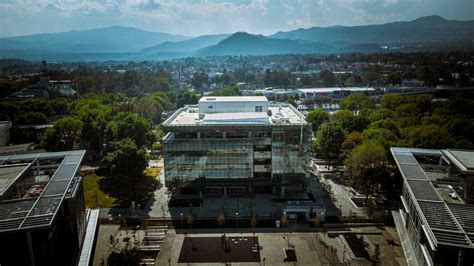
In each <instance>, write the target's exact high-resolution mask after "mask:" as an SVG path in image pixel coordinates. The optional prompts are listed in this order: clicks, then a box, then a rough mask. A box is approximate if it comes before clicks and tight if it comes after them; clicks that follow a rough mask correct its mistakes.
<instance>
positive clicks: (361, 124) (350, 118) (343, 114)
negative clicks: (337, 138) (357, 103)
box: [332, 110, 368, 133]
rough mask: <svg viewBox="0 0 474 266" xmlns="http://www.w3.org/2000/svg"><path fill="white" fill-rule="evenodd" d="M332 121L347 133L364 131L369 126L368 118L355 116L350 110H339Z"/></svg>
mask: <svg viewBox="0 0 474 266" xmlns="http://www.w3.org/2000/svg"><path fill="white" fill-rule="evenodd" d="M332 121H333V122H335V123H337V124H339V125H340V126H341V127H342V129H343V130H344V131H345V132H346V133H350V132H352V131H362V130H364V129H365V128H366V127H367V125H368V121H367V118H366V117H364V116H361V115H357V116H356V115H354V114H353V113H352V112H351V111H349V110H339V111H337V112H336V113H335V114H334V115H333V116H332Z"/></svg>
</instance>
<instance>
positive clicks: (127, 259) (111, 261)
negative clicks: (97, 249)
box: [107, 248, 140, 266]
mask: <svg viewBox="0 0 474 266" xmlns="http://www.w3.org/2000/svg"><path fill="white" fill-rule="evenodd" d="M139 264H140V253H139V252H138V250H137V249H136V248H133V249H125V250H123V251H121V252H115V251H112V253H111V254H110V255H109V257H108V258H107V265H110V266H122V265H139Z"/></svg>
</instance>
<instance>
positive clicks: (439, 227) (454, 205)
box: [390, 148, 474, 265]
mask: <svg viewBox="0 0 474 266" xmlns="http://www.w3.org/2000/svg"><path fill="white" fill-rule="evenodd" d="M390 150H391V152H392V155H393V158H394V159H395V162H396V164H397V166H398V169H399V170H400V173H401V174H402V176H403V194H402V197H401V201H402V206H401V209H400V214H401V215H400V217H401V219H402V220H403V221H402V222H401V223H400V224H401V225H400V226H398V225H397V231H398V232H399V234H400V238H401V239H402V242H403V234H406V235H407V237H405V238H409V241H407V243H406V244H404V245H403V248H404V250H405V252H406V250H407V249H409V250H411V252H412V253H413V255H414V257H415V259H414V260H413V264H414V263H418V265H474V205H473V203H474V151H466V150H428V149H412V148H391V149H390ZM411 252H410V253H411Z"/></svg>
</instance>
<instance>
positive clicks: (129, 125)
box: [106, 112, 150, 146]
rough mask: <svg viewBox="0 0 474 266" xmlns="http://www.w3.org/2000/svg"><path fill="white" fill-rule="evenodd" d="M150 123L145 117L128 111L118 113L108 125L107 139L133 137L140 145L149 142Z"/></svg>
mask: <svg viewBox="0 0 474 266" xmlns="http://www.w3.org/2000/svg"><path fill="white" fill-rule="evenodd" d="M149 129H150V123H149V122H148V121H147V120H146V119H145V118H143V117H141V116H139V115H137V114H134V113H128V112H121V113H118V114H117V116H115V117H114V118H113V120H112V121H109V122H108V123H107V126H106V134H107V139H108V140H109V141H114V140H121V139H124V138H130V139H132V140H133V141H134V142H135V143H136V144H137V145H138V146H145V145H147V144H150V143H149V139H148V131H149Z"/></svg>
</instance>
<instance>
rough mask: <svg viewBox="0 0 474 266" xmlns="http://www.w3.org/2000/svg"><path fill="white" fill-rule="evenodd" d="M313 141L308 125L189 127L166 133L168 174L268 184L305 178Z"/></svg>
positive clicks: (173, 177)
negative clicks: (180, 130) (184, 129)
mask: <svg viewBox="0 0 474 266" xmlns="http://www.w3.org/2000/svg"><path fill="white" fill-rule="evenodd" d="M310 140H311V130H310V128H309V127H308V126H306V125H284V126H281V125H280V126H279V125H266V126H259V127H258V128H255V129H254V128H252V127H245V126H228V127H226V126H225V125H222V126H214V127H212V128H211V127H209V128H204V127H198V126H196V127H188V128H187V129H186V132H169V133H168V134H167V135H166V136H165V138H164V141H163V144H164V145H163V156H164V161H165V178H166V181H171V180H182V181H192V180H196V179H198V178H203V177H205V178H206V180H219V181H236V182H237V181H245V182H260V183H266V185H268V186H271V185H272V184H274V183H275V182H278V183H281V182H282V181H284V180H285V179H286V177H295V176H297V177H301V178H304V177H306V175H307V173H306V166H307V165H308V163H309V157H308V156H309V153H308V151H309V143H310ZM283 183H285V182H283ZM286 183H287V185H291V184H289V183H288V182H286ZM229 191H230V190H229ZM237 191H239V193H242V190H240V188H239V189H235V191H232V192H235V193H236V194H238V193H237ZM209 192H210V191H209ZM206 194H207V193H206Z"/></svg>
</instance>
